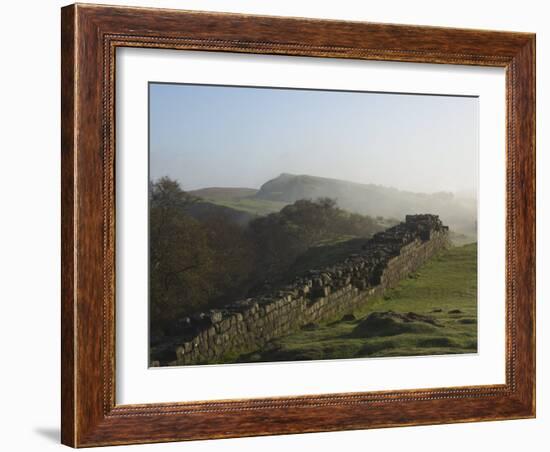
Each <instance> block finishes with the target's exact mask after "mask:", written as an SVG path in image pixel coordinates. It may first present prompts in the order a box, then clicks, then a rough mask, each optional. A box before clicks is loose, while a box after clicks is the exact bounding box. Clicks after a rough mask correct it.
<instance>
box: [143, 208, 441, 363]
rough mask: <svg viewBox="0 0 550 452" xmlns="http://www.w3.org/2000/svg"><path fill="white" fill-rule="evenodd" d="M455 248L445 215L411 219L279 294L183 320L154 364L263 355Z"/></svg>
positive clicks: (153, 353)
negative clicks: (271, 346) (274, 342)
mask: <svg viewBox="0 0 550 452" xmlns="http://www.w3.org/2000/svg"><path fill="white" fill-rule="evenodd" d="M448 244H449V237H448V228H447V227H446V226H443V225H442V224H441V221H440V220H439V217H437V216H436V215H407V217H406V220H405V222H403V223H399V224H398V225H396V226H394V227H392V228H390V229H388V230H386V231H384V232H379V233H377V234H375V235H374V237H373V238H372V239H371V240H369V241H368V242H367V243H366V244H365V245H364V246H363V248H362V250H361V251H360V252H359V253H357V254H353V255H350V256H349V257H348V258H346V259H345V260H344V261H342V262H340V263H338V264H335V265H332V266H330V267H327V268H323V269H317V270H310V271H309V272H308V273H307V274H305V275H303V276H300V277H297V278H296V279H295V281H294V282H293V283H292V284H289V285H288V286H285V287H283V288H282V289H280V290H277V291H276V292H273V293H270V294H266V295H264V296H261V297H256V298H249V299H246V300H240V301H236V302H234V303H232V304H230V305H228V306H225V307H224V309H219V310H210V311H208V312H204V313H200V314H197V315H195V316H193V317H192V318H188V317H187V318H185V319H183V321H181V322H180V324H181V335H180V336H179V337H177V338H172V339H171V340H170V342H169V343H165V344H163V346H162V347H160V346H159V347H156V348H153V349H152V351H151V365H153V366H159V365H185V364H201V363H208V362H216V361H219V360H222V359H224V357H225V358H226V357H227V356H238V355H239V354H242V353H248V352H252V351H255V350H258V349H260V348H262V347H263V346H264V345H265V344H266V343H267V342H269V341H270V340H272V339H274V338H276V337H279V336H282V335H285V334H289V333H291V332H293V331H296V330H298V329H300V327H302V326H304V325H307V324H308V323H312V322H316V323H318V322H323V321H327V320H330V319H333V318H337V317H338V316H341V315H342V314H345V313H348V312H350V311H352V310H353V309H354V308H357V307H359V306H361V305H363V304H364V303H365V302H366V301H367V300H368V299H370V298H372V297H374V296H377V295H381V294H382V293H383V291H384V290H385V289H387V288H391V287H394V286H395V285H397V283H398V282H399V281H400V280H402V279H403V278H405V277H407V276H408V275H409V274H410V273H413V272H414V271H415V270H416V269H418V267H419V266H420V265H422V264H423V263H424V262H425V261H426V260H427V259H429V258H430V257H432V256H433V255H434V254H436V253H437V252H439V251H440V250H442V249H443V248H445V247H447V246H448Z"/></svg>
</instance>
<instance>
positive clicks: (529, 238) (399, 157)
mask: <svg viewBox="0 0 550 452" xmlns="http://www.w3.org/2000/svg"><path fill="white" fill-rule="evenodd" d="M61 32H62V150H61V154H62V442H63V443H64V444H67V445H70V446H73V447H85V446H100V445H115V444H132V443H148V442H162V441H179V440H193V439H212V438H226V437H237V436H254V435H271V434H284V433H300V432H319V431H335V430H348V429H364V428H376V427H391V426H403V425H423V424H439V423H452V422H469V421H484V420H503V419H519V418H529V417H534V416H535V36H534V35H533V34H529V33H514V32H502V31H499V32H497V31H481V30H466V29H449V28H436V27H421V26H409V25H388V24H375V23H361V22H339V21H327V20H313V19H300V18H281V17H265V16H247V15H238V14H220V13H208V12H190V11H178V10H162V9H147V8H127V7H110V6H96V5H79V4H76V5H71V6H67V7H65V8H63V9H62V30H61Z"/></svg>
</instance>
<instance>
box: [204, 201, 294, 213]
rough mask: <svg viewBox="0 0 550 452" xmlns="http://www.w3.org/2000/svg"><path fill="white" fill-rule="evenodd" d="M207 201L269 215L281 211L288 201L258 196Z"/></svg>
mask: <svg viewBox="0 0 550 452" xmlns="http://www.w3.org/2000/svg"><path fill="white" fill-rule="evenodd" d="M205 200H206V201H208V202H211V203H213V204H218V205H220V206H225V207H230V208H231V209H235V210H242V211H244V212H247V213H250V214H252V215H260V216H263V215H268V214H270V213H274V212H279V211H280V210H281V209H282V208H283V207H284V206H286V205H287V204H288V203H286V202H279V201H269V200H266V199H257V198H235V199H215V198H213V199H208V198H205Z"/></svg>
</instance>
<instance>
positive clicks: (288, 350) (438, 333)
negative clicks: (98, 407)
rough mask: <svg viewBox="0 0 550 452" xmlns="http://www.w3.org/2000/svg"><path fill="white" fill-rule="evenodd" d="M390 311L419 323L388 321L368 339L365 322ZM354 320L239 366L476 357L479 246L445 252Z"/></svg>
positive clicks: (286, 342) (276, 344) (284, 341)
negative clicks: (407, 358)
mask: <svg viewBox="0 0 550 452" xmlns="http://www.w3.org/2000/svg"><path fill="white" fill-rule="evenodd" d="M388 311H393V312H394V313H400V314H403V315H406V314H407V313H411V312H412V313H414V314H418V316H415V315H412V317H411V318H412V319H413V320H414V321H410V320H407V322H405V323H398V324H395V322H393V321H392V320H391V319H390V320H384V321H382V322H381V323H379V324H376V328H374V327H370V330H369V329H368V328H366V331H370V332H369V333H366V332H362V329H361V327H359V328H358V326H360V325H364V323H362V322H364V320H365V319H366V318H367V317H368V316H369V314H371V313H373V312H388ZM353 314H354V316H355V320H350V321H341V320H336V321H332V322H328V323H325V324H322V325H319V327H318V328H316V329H312V330H308V331H300V332H297V333H294V334H292V335H289V336H286V337H282V338H279V339H277V340H275V341H273V342H272V343H270V344H269V345H268V346H267V347H265V349H264V350H262V351H258V352H255V353H250V354H247V355H244V356H240V357H238V358H237V359H236V360H237V361H239V362H250V361H294V360H310V359H341V358H358V357H387V356H414V355H437V354H456V353H475V352H476V351H477V245H476V244H475V243H473V244H469V245H464V246H460V247H453V248H451V249H449V250H447V251H444V252H442V253H441V254H439V255H438V256H436V257H434V258H432V259H431V260H430V261H428V262H427V263H426V264H425V265H424V266H422V267H421V268H420V269H419V270H418V271H417V272H416V273H414V274H411V275H410V276H409V278H407V279H405V280H403V281H402V282H401V283H400V284H399V285H398V286H397V287H396V288H394V289H391V290H388V291H386V293H385V294H384V295H383V296H381V297H377V298H375V299H372V300H370V301H369V302H367V303H366V305H365V306H364V307H362V308H361V309H359V310H356V311H355V312H353ZM422 316H424V317H422ZM417 318H418V319H420V320H418V319H417ZM372 319H373V318H371V320H372ZM422 319H424V320H422ZM425 319H428V320H429V322H427V321H425ZM417 320H418V321H417ZM388 322H389V324H388ZM430 322H432V323H430Z"/></svg>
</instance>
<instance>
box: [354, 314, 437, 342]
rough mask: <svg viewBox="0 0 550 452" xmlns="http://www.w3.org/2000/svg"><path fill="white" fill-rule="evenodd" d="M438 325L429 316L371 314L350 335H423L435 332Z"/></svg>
mask: <svg viewBox="0 0 550 452" xmlns="http://www.w3.org/2000/svg"><path fill="white" fill-rule="evenodd" d="M438 326H439V325H438V324H437V323H436V322H435V319H433V318H432V317H430V316H426V315H422V314H416V313H414V312H409V313H407V314H401V313H398V312H393V311H386V312H373V313H371V314H369V315H368V316H367V317H366V318H365V319H363V320H361V322H359V324H358V325H357V326H356V327H355V329H354V330H353V332H352V335H353V336H355V337H377V336H396V335H398V334H405V333H418V334H425V333H431V332H434V331H436V328H437V327H438Z"/></svg>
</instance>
